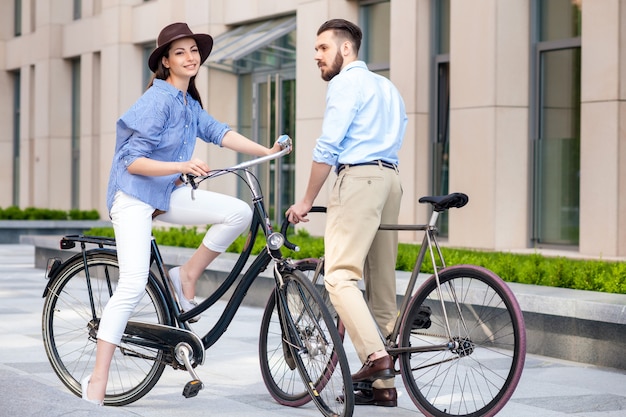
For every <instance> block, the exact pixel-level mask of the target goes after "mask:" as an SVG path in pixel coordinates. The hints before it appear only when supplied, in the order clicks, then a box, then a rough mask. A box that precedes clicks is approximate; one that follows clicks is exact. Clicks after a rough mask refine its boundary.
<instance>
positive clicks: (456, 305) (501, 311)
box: [399, 265, 526, 417]
mask: <svg viewBox="0 0 626 417" xmlns="http://www.w3.org/2000/svg"><path fill="white" fill-rule="evenodd" d="M439 281H440V284H441V285H440V288H438V287H437V282H436V279H435V276H434V275H433V276H431V277H430V278H429V279H428V280H427V281H426V282H425V283H424V284H423V285H422V287H421V288H420V289H419V290H418V291H417V292H416V293H415V295H414V296H413V298H412V300H411V302H410V304H409V307H408V309H407V314H406V315H405V317H404V319H403V321H402V327H401V332H400V340H401V347H412V348H415V349H416V350H417V349H418V348H423V349H422V350H420V352H414V353H402V354H400V356H399V357H400V369H401V371H402V379H403V381H404V384H405V386H406V388H407V391H408V392H409V394H410V396H411V399H412V400H413V402H414V403H415V405H416V406H417V408H419V409H420V411H422V412H423V413H424V414H426V415H428V416H437V417H447V416H493V415H495V414H496V413H497V412H498V411H499V410H500V409H501V408H502V407H503V406H504V405H505V404H506V402H507V401H508V400H509V398H510V397H511V395H512V394H513V391H514V390H515V387H516V386H517V383H518V382H519V379H520V376H521V374H522V370H523V367H524V360H525V356H526V332H525V328H524V318H523V316H522V311H521V309H520V307H519V305H518V303H517V300H516V299H515V296H514V295H513V293H512V291H511V290H510V288H509V287H508V285H507V284H506V283H504V281H502V280H501V279H500V278H499V277H498V276H497V275H495V274H494V273H493V272H491V271H489V270H487V269H485V268H481V267H478V266H473V265H458V266H453V267H449V268H446V269H443V270H442V271H441V272H440V273H439ZM444 309H445V315H444ZM446 317H447V320H448V323H449V328H450V331H451V335H448V334H447V333H448V332H447V328H448V326H447V325H446ZM446 345H447V346H446Z"/></svg>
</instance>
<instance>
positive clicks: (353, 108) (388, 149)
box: [313, 61, 407, 167]
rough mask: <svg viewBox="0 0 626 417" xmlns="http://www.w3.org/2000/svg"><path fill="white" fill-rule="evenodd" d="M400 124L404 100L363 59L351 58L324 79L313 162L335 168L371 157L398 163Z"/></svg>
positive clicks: (403, 126)
mask: <svg viewBox="0 0 626 417" xmlns="http://www.w3.org/2000/svg"><path fill="white" fill-rule="evenodd" d="M406 124H407V116H406V110H405V108H404V101H403V100H402V97H401V96H400V93H399V92H398V90H397V89H396V87H395V86H394V85H393V84H392V83H391V81H389V80H388V79H387V78H385V77H383V76H381V75H378V74H376V73H373V72H371V71H370V70H369V69H368V68H367V65H365V63H364V62H363V61H354V62H351V63H350V64H348V65H346V66H345V67H344V68H343V69H342V70H341V72H340V73H339V74H337V75H336V76H335V77H334V78H333V79H332V80H330V82H329V83H328V90H327V93H326V112H325V114H324V122H323V124H322V135H321V136H320V137H319V138H318V140H317V144H316V146H315V149H314V150H313V160H314V161H315V162H320V163H324V164H327V165H331V166H335V167H337V166H338V165H341V164H357V163H362V162H370V161H373V160H377V159H382V160H384V161H387V162H390V163H393V164H398V151H399V149H400V146H401V145H402V140H403V138H404V132H405V130H406Z"/></svg>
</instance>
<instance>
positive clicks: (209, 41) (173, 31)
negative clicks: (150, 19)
mask: <svg viewBox="0 0 626 417" xmlns="http://www.w3.org/2000/svg"><path fill="white" fill-rule="evenodd" d="M182 38H194V39H195V40H196V44H197V45H198V50H199V51H200V65H202V63H203V62H204V61H206V59H207V58H208V57H209V54H210V53H211V49H213V38H212V37H211V35H208V34H206V33H193V32H192V31H191V29H189V26H187V24H186V23H172V24H171V25H168V26H165V27H164V28H163V30H161V33H159V38H158V39H157V47H156V49H155V50H154V51H152V53H151V54H150V58H148V67H149V68H150V70H151V71H152V72H156V70H157V67H158V64H159V60H160V59H161V57H162V56H163V55H164V54H165V51H166V50H167V48H168V47H169V45H170V43H172V42H173V41H175V40H177V39H182Z"/></svg>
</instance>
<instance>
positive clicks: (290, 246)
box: [280, 206, 326, 252]
mask: <svg viewBox="0 0 626 417" xmlns="http://www.w3.org/2000/svg"><path fill="white" fill-rule="evenodd" d="M309 213H326V207H324V206H313V207H311V210H309ZM290 224H291V223H290V222H289V219H288V218H287V217H285V219H284V220H283V224H282V225H281V227H280V234H281V235H283V236H284V237H285V247H286V248H287V249H291V250H292V251H295V252H300V247H299V246H298V245H296V244H294V243H291V242H290V241H289V240H287V229H288V228H289V225H290Z"/></svg>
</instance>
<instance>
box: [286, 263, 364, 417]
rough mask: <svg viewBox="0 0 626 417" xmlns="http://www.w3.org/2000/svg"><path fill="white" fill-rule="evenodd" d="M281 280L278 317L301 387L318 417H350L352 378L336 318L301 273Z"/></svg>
mask: <svg viewBox="0 0 626 417" xmlns="http://www.w3.org/2000/svg"><path fill="white" fill-rule="evenodd" d="M282 278H283V282H284V286H283V287H282V288H281V289H280V290H278V291H279V292H278V293H277V294H278V297H277V301H278V305H279V316H280V318H281V323H282V325H283V326H282V327H283V329H284V334H285V335H286V338H287V339H288V340H286V342H287V345H288V349H289V350H290V353H291V358H292V359H293V363H294V364H295V367H296V368H297V369H298V371H299V373H300V376H301V378H302V380H303V382H304V386H305V387H306V389H307V391H308V392H309V394H310V396H311V399H312V400H313V402H314V403H315V405H316V406H317V408H318V409H319V410H320V411H321V412H322V414H324V415H325V416H328V417H330V416H336V417H350V416H352V412H353V410H354V392H353V391H352V377H351V375H350V367H349V366H348V360H347V358H346V353H345V351H344V349H343V341H342V339H341V337H340V336H339V332H338V331H337V327H336V326H337V322H336V317H332V316H331V314H330V313H329V311H328V308H327V307H326V304H325V302H324V300H323V298H322V296H321V295H320V293H319V292H318V291H317V290H316V289H315V287H314V286H313V284H312V283H311V282H310V281H309V279H307V277H306V276H305V275H304V274H303V273H302V272H301V271H299V270H294V271H292V272H286V273H284V274H283V275H282Z"/></svg>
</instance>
